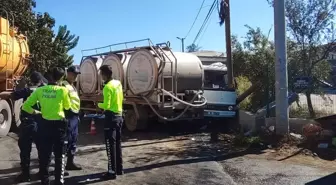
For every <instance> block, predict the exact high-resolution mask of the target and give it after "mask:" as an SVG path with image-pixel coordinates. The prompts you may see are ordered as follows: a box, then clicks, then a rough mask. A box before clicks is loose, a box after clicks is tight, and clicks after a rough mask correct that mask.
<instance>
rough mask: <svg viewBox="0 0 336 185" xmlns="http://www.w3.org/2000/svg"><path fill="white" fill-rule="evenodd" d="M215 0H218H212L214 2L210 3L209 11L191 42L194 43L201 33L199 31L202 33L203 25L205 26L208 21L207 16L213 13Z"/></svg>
mask: <svg viewBox="0 0 336 185" xmlns="http://www.w3.org/2000/svg"><path fill="white" fill-rule="evenodd" d="M217 1H218V0H214V2H213V3H212V5H211V7H210V9H209V11H208V14H207V16H206V17H205V19H204V21H203V24H202V26H201V28H200V29H199V31H198V33H197V35H196V37H195V39H194V41H193V44H195V42H196V41H197V39H198V38H199V36H200V35H201V33H202V31H203V29H204V27H205V26H206V24H207V23H208V21H209V18H210V17H211V15H212V13H213V11H214V9H215V5H216V2H217Z"/></svg>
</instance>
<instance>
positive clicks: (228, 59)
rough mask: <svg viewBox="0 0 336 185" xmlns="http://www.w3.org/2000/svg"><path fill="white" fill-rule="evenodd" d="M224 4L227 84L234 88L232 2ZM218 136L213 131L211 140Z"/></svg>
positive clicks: (226, 1)
mask: <svg viewBox="0 0 336 185" xmlns="http://www.w3.org/2000/svg"><path fill="white" fill-rule="evenodd" d="M224 3H225V5H224V12H225V13H224V23H225V41H226V67H227V76H228V82H227V84H228V86H229V87H230V88H234V81H233V63H232V50H231V25H230V24H231V21H230V0H225V1H224ZM212 124H213V123H212ZM218 135H219V130H215V129H213V130H212V131H211V134H210V140H211V141H213V142H216V141H218V140H219V138H218Z"/></svg>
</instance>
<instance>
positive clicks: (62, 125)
mask: <svg viewBox="0 0 336 185" xmlns="http://www.w3.org/2000/svg"><path fill="white" fill-rule="evenodd" d="M50 74H51V79H50V81H49V83H48V85H46V86H43V87H39V88H37V89H36V90H35V91H34V92H33V93H32V94H31V95H30V97H29V98H28V99H27V100H26V101H25V103H24V104H23V106H22V107H23V108H22V109H23V110H24V111H26V112H28V113H30V114H37V113H38V111H36V110H35V109H33V108H32V107H33V105H34V104H36V102H39V103H40V106H41V114H42V120H41V122H40V124H39V129H38V143H39V148H38V149H39V162H40V179H41V183H42V184H43V185H49V173H48V167H49V163H50V158H51V153H52V152H54V156H55V184H56V185H63V184H64V168H65V166H64V156H65V152H66V144H67V139H66V132H67V121H66V119H65V113H64V110H69V109H70V98H69V91H68V90H67V89H66V88H65V87H63V86H61V82H62V81H63V78H64V76H65V71H64V70H63V69H62V68H58V67H57V68H53V69H52V70H51V72H50Z"/></svg>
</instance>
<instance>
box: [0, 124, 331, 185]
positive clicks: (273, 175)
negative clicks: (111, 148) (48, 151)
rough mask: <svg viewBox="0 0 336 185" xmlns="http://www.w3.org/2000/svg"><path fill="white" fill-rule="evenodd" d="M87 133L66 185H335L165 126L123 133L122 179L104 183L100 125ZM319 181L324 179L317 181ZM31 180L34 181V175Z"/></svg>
mask: <svg viewBox="0 0 336 185" xmlns="http://www.w3.org/2000/svg"><path fill="white" fill-rule="evenodd" d="M175 129H176V128H175ZM88 130H89V126H88V125H85V124H82V125H81V129H80V137H79V142H78V153H77V158H76V162H77V163H79V164H80V165H81V166H82V167H83V170H82V171H76V172H70V176H69V177H67V179H66V184H70V185H75V184H97V185H103V184H111V185H113V184H115V185H133V184H134V185H135V184H141V185H161V184H163V185H165V184H167V185H168V184H169V185H175V184H176V185H204V184H207V185H223V184H225V185H231V184H232V185H235V184H239V185H245V184H246V185H254V184H256V185H258V184H265V185H269V184H272V185H278V184H279V185H282V184H283V185H291V184H293V185H296V184H297V185H300V184H307V185H314V184H336V176H335V177H334V174H333V171H332V170H333V169H329V168H317V167H314V166H307V165H302V164H299V163H294V162H286V161H275V160H269V159H266V158H263V157H261V156H263V155H264V154H263V153H262V152H260V151H242V149H237V148H235V149H233V148H230V144H229V142H230V138H229V137H228V139H227V140H226V141H223V142H221V144H220V145H213V144H210V143H209V142H208V140H209V136H208V134H206V133H183V132H182V133H180V134H176V132H171V130H170V131H167V128H166V127H160V128H159V127H158V128H156V130H151V131H148V132H142V133H141V132H140V133H125V136H124V138H123V141H124V142H123V155H124V166H125V175H123V176H121V177H118V179H117V180H114V181H107V182H106V181H105V182H103V181H100V180H99V178H98V177H99V175H100V174H101V173H103V172H105V170H106V168H107V158H106V154H105V148H104V145H103V143H102V141H103V135H102V127H101V125H100V124H98V123H97V130H98V134H97V135H95V136H92V135H90V134H88ZM154 131H155V132H154ZM173 133H174V134H173ZM16 139H17V136H16V135H15V134H14V133H11V134H10V135H9V136H8V137H4V138H0V147H1V150H0V156H1V159H0V184H1V185H10V184H15V182H14V178H15V176H16V175H17V173H18V172H19V170H20V168H19V156H18V147H17V142H16ZM32 158H33V161H32V173H33V174H34V173H36V172H37V167H38V162H37V160H36V150H35V149H34V151H33V157H32ZM328 175H329V176H328ZM322 177H324V178H326V180H325V179H320V178H322ZM33 178H35V179H36V178H37V177H36V175H35V176H33ZM22 184H24V183H22ZM26 184H29V183H26ZM30 184H38V182H37V181H34V182H32V183H30Z"/></svg>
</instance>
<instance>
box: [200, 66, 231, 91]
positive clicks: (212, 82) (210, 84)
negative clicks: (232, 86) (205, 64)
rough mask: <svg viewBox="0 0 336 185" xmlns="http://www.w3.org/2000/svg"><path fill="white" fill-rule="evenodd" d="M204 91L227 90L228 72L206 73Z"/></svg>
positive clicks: (208, 71)
mask: <svg viewBox="0 0 336 185" xmlns="http://www.w3.org/2000/svg"><path fill="white" fill-rule="evenodd" d="M204 76H205V79H204V89H205V90H206V89H207V90H213V89H218V90H223V89H226V88H227V85H226V81H227V79H226V78H227V77H226V71H215V70H214V71H212V70H211V71H210V70H207V71H204Z"/></svg>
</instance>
